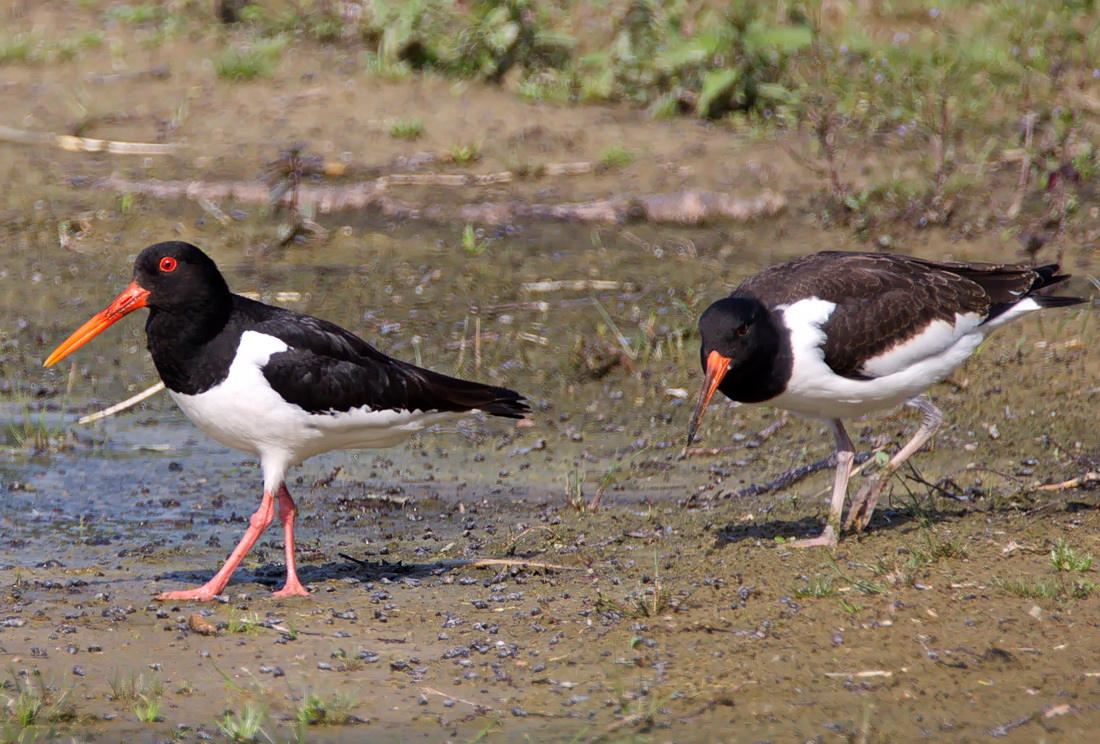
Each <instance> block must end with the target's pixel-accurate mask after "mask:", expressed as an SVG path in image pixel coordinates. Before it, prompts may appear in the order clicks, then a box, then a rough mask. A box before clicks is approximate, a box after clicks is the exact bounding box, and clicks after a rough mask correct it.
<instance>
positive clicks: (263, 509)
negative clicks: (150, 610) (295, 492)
mask: <svg viewBox="0 0 1100 744" xmlns="http://www.w3.org/2000/svg"><path fill="white" fill-rule="evenodd" d="M288 498H289V497H288ZM274 519H275V499H274V498H272V496H271V492H270V491H267V490H265V491H264V497H263V499H262V500H261V501H260V508H259V509H257V510H256V512H255V514H253V515H252V519H250V520H249V523H248V529H247V530H245V531H244V536H243V537H241V541H240V542H239V543H237V547H235V548H233V552H232V553H230V554H229V558H227V559H226V561H225V565H223V566H222V567H221V568H220V569H218V572H217V573H216V574H214V577H213V578H212V579H210V581H208V582H206V583H205V584H203V585H202V586H200V587H198V588H197V589H182V590H179V591H174V592H162V593H160V594H158V595H157V599H159V600H189V599H197V600H198V601H200V602H209V601H210V600H211V599H213V598H214V597H216V596H218V595H219V594H221V593H222V591H223V590H224V589H225V585H226V584H228V583H229V578H230V577H231V576H232V575H233V572H234V571H236V570H237V566H239V565H240V563H241V561H242V560H244V557H245V555H247V553H248V551H249V550H251V549H252V546H253V545H255V544H256V540H258V539H259V537H260V535H261V534H262V533H263V531H264V530H266V529H267V527H268V525H270V524H271V522H272V521H274Z"/></svg>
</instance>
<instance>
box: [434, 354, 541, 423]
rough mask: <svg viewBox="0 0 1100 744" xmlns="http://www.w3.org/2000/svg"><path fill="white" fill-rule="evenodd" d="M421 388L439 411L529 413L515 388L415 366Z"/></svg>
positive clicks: (516, 415)
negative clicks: (465, 378) (452, 375)
mask: <svg viewBox="0 0 1100 744" xmlns="http://www.w3.org/2000/svg"><path fill="white" fill-rule="evenodd" d="M414 369H416V371H417V373H419V377H420V378H421V380H422V384H423V391H422V393H427V394H429V395H430V397H431V398H432V399H433V401H432V407H433V408H435V409H437V410H442V411H455V412H458V413H461V412H463V411H474V410H477V411H481V412H482V413H488V414H491V415H493V416H501V417H503V418H511V419H521V418H526V417H527V414H529V413H531V407H530V406H529V405H527V399H526V398H524V397H523V396H522V395H520V394H519V393H517V392H516V391H515V390H509V389H508V388H505V387H497V386H495V385H485V384H482V383H480V382H471V381H470V380H463V379H460V378H458V377H451V376H450V375H444V374H440V373H439V372H432V371H431V370H429V369H419V368H415V367H414Z"/></svg>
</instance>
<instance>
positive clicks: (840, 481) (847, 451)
mask: <svg viewBox="0 0 1100 744" xmlns="http://www.w3.org/2000/svg"><path fill="white" fill-rule="evenodd" d="M829 424H830V426H831V427H832V429H833V437H834V438H835V439H836V478H835V479H834V480H833V498H832V502H831V503H830V505H829V516H828V521H826V522H825V529H824V530H822V532H821V534H820V535H818V536H817V537H807V538H804V539H802V540H795V541H794V542H793V543H789V545H790V546H791V547H792V548H813V547H817V546H822V545H824V546H827V547H830V548H835V547H836V545H837V542H838V541H839V540H840V520H841V518H842V517H843V516H844V496H845V495H846V494H847V493H848V478H849V476H851V474H852V461H853V460H854V459H855V457H856V451H855V447H853V446H852V440H851V439H849V438H848V432H846V431H844V424H843V423H841V421H840V419H833V420H832V421H831V422H829Z"/></svg>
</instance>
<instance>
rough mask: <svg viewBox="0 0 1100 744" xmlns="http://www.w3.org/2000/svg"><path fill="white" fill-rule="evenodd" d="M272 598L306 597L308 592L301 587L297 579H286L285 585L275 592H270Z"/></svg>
mask: <svg viewBox="0 0 1100 744" xmlns="http://www.w3.org/2000/svg"><path fill="white" fill-rule="evenodd" d="M271 596H273V597H308V596H309V592H308V591H306V588H305V587H304V586H302V585H301V583H300V582H299V581H298V579H297V578H295V579H293V580H291V579H287V581H286V585H285V586H283V588H282V589H280V590H279V591H277V592H272V593H271Z"/></svg>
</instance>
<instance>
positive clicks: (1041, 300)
mask: <svg viewBox="0 0 1100 744" xmlns="http://www.w3.org/2000/svg"><path fill="white" fill-rule="evenodd" d="M1060 270H1061V267H1060V266H1059V265H1058V264H1047V265H1046V266H1036V267H1035V268H1034V269H1033V271H1034V272H1035V274H1036V277H1035V281H1034V283H1032V285H1031V288H1030V289H1029V290H1028V291H1027V292H1026V293H1025V294H1024V296H1025V297H1030V298H1031V299H1033V300H1035V302H1037V303H1038V304H1039V306H1040V307H1068V306H1070V305H1080V304H1081V303H1082V302H1088V300H1086V299H1085V298H1084V297H1052V296H1050V295H1047V294H1046V293H1045V292H1044V293H1043V294H1041V295H1036V294H1034V293H1035V292H1037V291H1039V290H1043V289H1046V288H1047V287H1053V286H1055V285H1057V284H1061V283H1062V282H1064V281H1066V280H1067V279H1069V278H1070V276H1071V275H1070V274H1059V273H1058V272H1059V271H1060Z"/></svg>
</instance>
